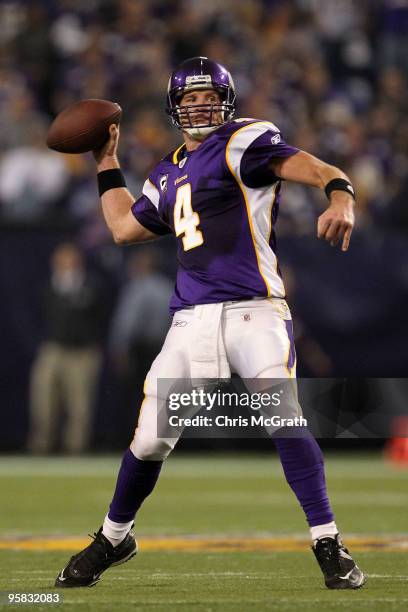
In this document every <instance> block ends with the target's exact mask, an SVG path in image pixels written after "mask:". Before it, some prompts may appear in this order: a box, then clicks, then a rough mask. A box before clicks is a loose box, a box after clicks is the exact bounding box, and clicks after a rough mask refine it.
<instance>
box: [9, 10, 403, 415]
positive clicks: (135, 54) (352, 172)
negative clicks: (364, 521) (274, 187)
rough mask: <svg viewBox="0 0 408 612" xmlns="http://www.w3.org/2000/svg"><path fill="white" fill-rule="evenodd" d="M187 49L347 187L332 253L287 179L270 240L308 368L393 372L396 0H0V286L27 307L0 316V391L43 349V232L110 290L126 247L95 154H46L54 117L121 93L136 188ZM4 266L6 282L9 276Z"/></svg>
mask: <svg viewBox="0 0 408 612" xmlns="http://www.w3.org/2000/svg"><path fill="white" fill-rule="evenodd" d="M194 55H207V56H209V57H211V58H212V59H215V60H217V61H220V62H221V63H224V64H225V65H226V66H227V67H228V68H229V69H230V71H231V73H232V75H233V77H234V80H235V84H236V88H237V94H238V110H237V116H243V117H257V118H261V119H267V120H271V121H273V122H274V123H275V124H276V125H278V126H279V128H280V129H281V131H282V133H283V135H284V138H285V140H286V141H287V142H289V143H290V144H293V145H295V146H298V147H300V148H302V149H305V150H306V151H309V152H310V153H313V154H315V155H317V156H318V157H320V158H322V159H324V160H325V161H328V162H330V163H333V164H336V165H338V166H339V167H341V168H342V169H344V170H345V171H346V172H347V173H348V174H349V176H350V177H351V179H352V181H353V183H354V185H355V187H356V192H357V194H358V208H359V214H358V221H357V230H356V232H355V237H354V241H352V250H351V252H350V255H347V257H348V258H349V259H348V260H345V259H344V258H343V259H341V255H340V254H336V253H334V252H333V251H331V250H330V249H328V248H327V247H324V248H322V245H320V244H319V243H318V242H317V241H316V240H315V239H314V235H315V224H316V217H317V215H318V214H319V211H320V210H322V207H323V206H324V203H325V200H324V198H323V197H322V196H321V194H319V193H318V192H317V191H316V190H312V189H306V188H303V187H301V186H299V185H293V184H292V185H285V186H284V195H283V203H282V206H281V211H280V219H279V223H278V228H277V234H278V240H279V237H280V238H281V253H282V254H283V261H284V264H286V266H287V272H286V274H287V278H288V285H289V289H290V294H291V298H292V306H293V307H294V309H295V314H296V315H297V317H298V319H299V322H298V330H299V335H300V336H301V341H302V342H301V343H302V344H304V345H305V346H306V347H307V348H306V350H305V363H306V366H305V372H306V373H309V374H310V373H311V374H321V375H325V374H328V373H330V372H331V373H333V372H337V371H339V372H341V373H345V374H348V373H350V372H351V373H353V374H359V373H361V374H365V375H373V376H374V375H376V376H387V375H388V376H392V375H405V371H406V365H405V364H406V363H408V355H407V350H408V349H407V346H408V343H407V342H406V340H408V338H407V332H406V331H404V330H403V329H402V328H401V326H402V325H403V320H404V318H405V317H404V313H405V312H406V305H407V299H408V298H407V296H408V275H407V273H406V269H408V255H407V253H408V249H407V246H408V238H407V231H408V207H407V200H408V122H407V121H406V116H407V110H408V109H407V106H408V91H407V87H408V0H358V1H357V0H224V1H223V2H219V1H218V0H205V1H200V0H173V1H171V2H170V1H168V0H150V1H146V0H87V1H86V2H83V1H82V0H31V1H29V0H5V1H3V2H1V3H0V232H1V235H2V237H3V240H2V243H3V250H2V251H1V259H2V261H3V264H4V265H3V269H2V270H1V282H2V284H3V287H4V289H5V292H6V293H7V292H8V295H9V298H10V301H11V303H12V304H14V305H15V303H16V302H18V301H19V300H25V302H26V304H30V303H32V304H34V310H32V312H31V314H27V311H26V310H24V309H23V308H22V307H19V308H18V309H17V311H16V310H15V307H14V306H10V307H8V306H6V305H4V304H3V310H2V311H1V312H0V314H1V318H2V320H3V324H5V325H6V326H7V327H8V328H10V329H13V328H15V331H17V333H18V334H20V343H19V342H17V347H16V343H15V342H14V341H13V342H12V340H11V334H10V329H8V330H6V331H5V334H4V335H3V337H4V338H6V337H9V338H10V339H9V344H10V346H11V345H12V346H13V348H12V350H11V353H10V350H9V347H8V343H7V341H6V342H4V343H3V348H2V351H1V354H0V362H1V363H3V364H5V363H7V364H8V365H9V371H8V376H9V377H10V376H11V382H10V389H11V385H12V384H15V382H16V379H15V373H14V370H12V368H13V366H15V365H16V364H17V363H18V364H21V363H23V364H26V367H27V368H28V367H29V365H30V363H31V360H32V359H33V355H34V354H35V350H36V347H37V345H38V342H39V341H40V336H41V334H40V333H39V332H38V331H37V330H38V320H40V319H41V317H40V316H39V310H37V311H36V309H35V304H36V303H38V300H39V298H38V294H36V291H35V289H36V286H37V287H38V286H39V285H40V284H41V282H42V281H45V276H46V274H48V264H47V261H48V260H49V256H50V254H51V252H52V250H53V248H54V247H55V245H56V244H57V243H58V241H61V240H62V239H66V238H67V237H68V238H69V239H75V241H76V242H77V243H78V244H79V245H80V247H81V249H82V250H83V251H84V252H85V254H86V255H87V256H89V257H90V258H91V259H93V260H94V261H96V262H97V265H99V267H100V268H102V269H103V271H104V272H106V274H107V277H109V280H108V281H107V283H108V284H109V283H111V285H110V287H111V288H112V287H113V289H112V292H113V295H117V294H118V291H119V289H120V288H121V287H122V286H123V285H124V283H125V280H126V275H125V274H124V273H123V269H124V266H123V263H124V261H123V260H124V258H125V259H126V257H127V254H129V253H130V254H132V250H131V249H130V250H127V251H126V250H125V255H123V251H122V252H121V253H120V254H119V250H118V249H117V247H114V246H113V245H112V241H111V237H110V235H109V232H108V230H107V229H106V227H105V224H104V222H103V219H102V216H101V213H100V206H99V199H98V197H97V191H96V181H95V169H94V162H93V159H92V156H91V155H82V156H68V155H67V156H63V155H60V154H56V153H54V152H51V151H49V150H47V148H46V147H45V133H46V130H47V127H48V125H49V123H50V121H51V119H52V118H53V117H54V116H55V115H56V114H57V113H58V112H59V111H60V110H61V109H63V108H64V107H66V106H67V105H68V104H70V103H71V102H74V101H77V100H79V99H83V98H105V99H111V100H114V101H117V102H119V104H120V105H121V106H122V108H123V110H124V116H123V122H122V126H121V134H122V137H121V146H120V157H121V160H122V165H123V167H124V170H125V172H126V177H127V181H128V185H129V187H130V189H131V191H132V192H133V193H134V194H135V195H136V194H138V193H139V192H140V190H141V186H142V184H143V182H144V180H145V178H146V175H147V174H148V172H149V170H150V169H151V167H152V166H153V165H154V164H155V163H156V162H157V161H158V160H159V159H160V158H161V157H162V156H163V155H165V154H166V153H167V152H168V151H169V150H170V149H171V148H174V147H175V146H177V145H178V144H179V143H180V134H179V133H178V132H177V130H176V129H175V128H174V127H172V126H171V123H170V121H169V119H168V118H167V116H166V114H165V112H164V107H165V92H166V87H167V81H168V78H169V75H170V73H171V71H172V69H173V68H174V67H175V65H177V64H178V63H179V62H180V61H182V60H183V59H185V58H187V57H191V56H194ZM39 229H40V231H41V232H43V233H42V234H41V235H42V236H43V237H44V232H47V235H46V237H45V238H44V239H43V240H40V239H39V234H38V231H39ZM33 249H37V255H38V257H37V259H38V261H37V262H35V261H34V258H33V259H31V255H32V252H33ZM16 251H17V252H18V253H20V257H18V256H17V257H16V254H15V253H16ZM158 252H159V253H161V255H163V254H164V257H163V256H162V257H161V259H160V262H161V263H159V264H158V265H159V272H160V271H161V272H163V273H164V275H167V276H169V277H170V278H171V276H172V275H173V274H174V271H175V268H176V261H175V258H174V244H173V243H172V241H171V239H170V240H168V239H165V240H162V241H160V242H159V247H158ZM8 264H10V265H8ZM155 266H157V262H156V263H155ZM16 270H17V271H18V273H17V277H18V278H19V280H20V285H18V283H16V282H15V279H14V281H12V280H11V279H10V274H12V273H13V274H14V275H16ZM33 278H34V282H31V281H32V279H33ZM163 282H165V280H163ZM27 284H28V285H29V287H27ZM17 285H18V286H17ZM30 300H31V302H30ZM16 312H18V315H16ZM33 312H34V314H33ZM5 321H6V323H5ZM13 321H14V323H13ZM384 321H387V325H386V326H384ZM10 322H11V323H10ZM384 327H385V328H386V329H384ZM405 328H406V325H405ZM39 329H41V325H40V326H39ZM33 330H34V331H33ZM379 330H380V331H379ZM6 332H7V333H8V336H7V333H6ZM23 337H24V338H23ZM21 338H23V339H21ZM27 338H29V340H27ZM305 338H306V340H305ZM309 339H310V340H311V341H309ZM398 343H399V344H398ZM321 344H323V346H321ZM311 355H312V356H313V357H312V359H311V357H310V356H311ZM10 360H11V363H10ZM311 361H312V362H314V363H310V362H311ZM307 362H309V366H310V367H309V366H308V365H307ZM316 364H317V366H316ZM319 364H320V365H319ZM320 366H321V367H320ZM22 370H23V371H24V365H23V368H22ZM348 370H349V371H348ZM11 372H13V374H12V373H11ZM20 372H21V366H20ZM21 376H22V378H21V379H20V383H21V382H23V378H24V377H23V375H22V374H21ZM13 377H14V378H13ZM21 403H23V398H22V399H21Z"/></svg>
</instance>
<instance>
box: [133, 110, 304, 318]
mask: <svg viewBox="0 0 408 612" xmlns="http://www.w3.org/2000/svg"><path fill="white" fill-rule="evenodd" d="M297 152H298V149H296V148H294V147H291V146H289V145H287V144H286V143H285V142H284V141H283V139H282V136H281V134H280V132H279V130H278V128H277V127H276V126H275V125H273V123H270V122H268V121H258V120H256V119H235V120H233V121H230V122H228V123H226V124H224V125H222V126H221V127H219V128H218V129H217V130H215V131H214V132H212V133H211V134H210V135H209V136H208V137H207V138H206V139H205V140H204V142H203V143H202V144H201V145H200V146H199V147H198V148H197V149H196V150H195V151H192V152H188V151H186V149H185V145H182V146H181V147H179V148H178V149H176V150H175V151H173V152H172V153H170V154H169V155H167V157H165V158H164V159H162V160H161V161H160V162H159V163H158V164H157V166H156V167H155V168H154V170H153V171H152V173H151V174H150V176H149V178H148V180H147V181H146V182H145V184H144V187H143V195H142V196H141V197H140V198H139V199H138V200H137V201H136V202H135V203H134V204H133V206H132V211H133V214H134V215H135V217H136V219H137V220H138V221H139V222H140V223H141V224H142V225H143V226H144V227H146V228H147V229H149V230H150V231H152V232H154V233H155V234H168V233H174V234H175V235H176V237H177V243H178V262H179V268H178V272H177V281H176V287H175V292H174V295H173V297H172V299H171V302H170V310H171V312H175V311H176V310H180V309H181V308H186V307H188V306H193V305H195V304H211V303H215V302H225V301H230V300H243V299H250V298H252V297H270V296H273V297H284V295H285V290H284V287H283V283H282V279H281V276H280V273H279V266H278V261H277V258H276V254H275V250H276V239H275V232H274V225H275V222H276V220H277V216H278V210H279V191H280V179H279V178H278V177H277V176H276V175H275V174H274V173H273V171H272V170H271V169H270V167H269V166H270V161H271V160H272V159H273V158H275V157H288V156H290V155H294V154H295V153H297Z"/></svg>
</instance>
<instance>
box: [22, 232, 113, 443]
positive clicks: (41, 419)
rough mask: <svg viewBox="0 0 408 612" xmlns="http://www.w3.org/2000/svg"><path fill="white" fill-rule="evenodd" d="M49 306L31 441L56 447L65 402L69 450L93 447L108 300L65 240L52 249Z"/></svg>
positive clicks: (33, 395) (35, 379)
mask: <svg viewBox="0 0 408 612" xmlns="http://www.w3.org/2000/svg"><path fill="white" fill-rule="evenodd" d="M45 309H46V318H47V327H48V330H47V336H46V339H45V340H44V342H43V344H41V346H40V348H39V351H38V355H37V357H36V359H35V361H34V364H33V367H32V372H31V388H30V416H31V422H30V431H29V436H28V437H29V440H28V446H29V450H30V451H31V452H33V453H48V452H50V451H51V450H53V448H54V443H55V441H56V437H57V427H58V426H60V427H61V425H60V424H61V421H60V416H61V415H60V412H61V408H62V407H63V408H64V409H65V412H66V422H65V423H64V425H63V427H62V428H61V431H62V446H63V450H65V451H67V452H69V453H80V452H82V451H84V450H86V449H87V448H88V447H89V440H90V433H91V424H92V414H93V403H94V397H95V390H96V386H97V381H98V374H99V370H100V364H101V350H100V344H101V341H102V336H103V333H104V324H105V322H106V319H105V314H106V299H105V296H104V295H103V290H102V287H101V285H100V284H99V281H98V280H97V279H96V278H94V277H93V276H92V275H91V274H90V273H89V272H88V271H87V270H86V268H85V262H84V259H83V255H82V253H81V251H80V250H79V249H78V247H77V246H76V245H75V244H72V243H63V244H60V245H59V246H58V247H57V248H56V250H55V251H54V253H53V254H52V258H51V279H50V286H49V287H48V290H47V294H46V301H45Z"/></svg>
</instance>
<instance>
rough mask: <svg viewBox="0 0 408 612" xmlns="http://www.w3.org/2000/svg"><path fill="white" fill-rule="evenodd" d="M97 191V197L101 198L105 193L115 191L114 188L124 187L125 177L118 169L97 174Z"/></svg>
mask: <svg viewBox="0 0 408 612" xmlns="http://www.w3.org/2000/svg"><path fill="white" fill-rule="evenodd" d="M97 179H98V190H99V196H102V195H103V194H104V193H105V191H109V189H115V188H116V187H126V181H125V177H124V176H123V174H122V170H121V169H120V168H112V169H111V170H102V172H98V174H97Z"/></svg>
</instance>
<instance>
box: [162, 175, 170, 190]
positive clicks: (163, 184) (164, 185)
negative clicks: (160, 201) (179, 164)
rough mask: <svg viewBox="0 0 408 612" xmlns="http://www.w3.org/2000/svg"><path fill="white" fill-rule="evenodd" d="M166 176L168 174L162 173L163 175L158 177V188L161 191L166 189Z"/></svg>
mask: <svg viewBox="0 0 408 612" xmlns="http://www.w3.org/2000/svg"><path fill="white" fill-rule="evenodd" d="M168 176H169V175H168V174H163V176H161V177H160V189H161V190H162V192H163V193H165V192H166V191H167V177H168Z"/></svg>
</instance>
